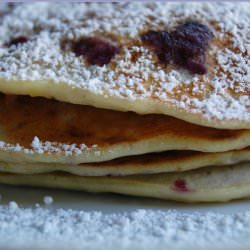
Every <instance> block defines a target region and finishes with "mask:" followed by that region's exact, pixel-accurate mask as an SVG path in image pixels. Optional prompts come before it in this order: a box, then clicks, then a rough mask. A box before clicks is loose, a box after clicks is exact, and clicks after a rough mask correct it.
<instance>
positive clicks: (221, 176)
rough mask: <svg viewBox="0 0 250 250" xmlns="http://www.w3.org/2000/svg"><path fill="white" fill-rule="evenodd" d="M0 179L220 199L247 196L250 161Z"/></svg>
mask: <svg viewBox="0 0 250 250" xmlns="http://www.w3.org/2000/svg"><path fill="white" fill-rule="evenodd" d="M20 177H21V178H20ZM0 183H3V184H11V185H24V186H37V187H52V188H63V189H72V190H81V191H88V192H112V193H119V194H127V195H135V196H144V197H152V198H161V199H168V200H176V201H184V202H215V201H217V202H222V201H229V200H232V199H240V198H246V197H249V196H250V163H249V162H248V163H244V164H243V163H242V164H236V165H231V166H222V167H219V168H218V167H212V168H211V167H209V168H201V169H198V170H192V171H187V172H180V173H168V174H156V175H134V176H123V177H114V176H109V177H83V176H76V175H71V174H66V173H60V172H54V173H49V174H37V175H22V176H20V175H18V174H9V173H0Z"/></svg>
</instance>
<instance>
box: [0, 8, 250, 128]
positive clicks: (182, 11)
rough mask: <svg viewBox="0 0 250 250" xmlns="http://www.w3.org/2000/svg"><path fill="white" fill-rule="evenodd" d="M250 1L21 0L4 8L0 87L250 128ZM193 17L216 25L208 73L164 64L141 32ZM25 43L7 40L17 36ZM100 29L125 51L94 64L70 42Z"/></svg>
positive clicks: (220, 125)
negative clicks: (111, 0)
mask: <svg viewBox="0 0 250 250" xmlns="http://www.w3.org/2000/svg"><path fill="white" fill-rule="evenodd" d="M249 8H250V5H249V3H235V4H234V3H152V4H143V3H131V4H128V3H125V4H113V5H110V4H106V3H105V4H93V5H91V4H82V5H79V4H72V5H70V6H69V5H68V4H60V5H53V4H51V3H34V4H22V5H20V6H18V7H16V8H14V10H13V11H12V12H10V13H9V14H6V15H5V16H4V17H2V20H1V21H0V22H1V25H0V46H2V48H1V51H0V91H2V92H5V93H12V94H26V95H31V96H43V97H48V98H52V97H53V98H55V99H58V100H61V101H65V102H71V103H77V104H87V105H91V106H95V107H100V108H108V109H114V110H121V111H135V112H137V113H140V114H147V113H160V114H167V115H170V116H174V117H177V118H180V119H183V120H186V121H188V122H191V123H196V124H200V125H204V126H209V127H216V128H228V129H242V128H250V71H249V63H250V52H249V44H250V37H249V23H250V14H249ZM188 19H195V20H198V21H200V22H201V23H203V24H205V25H207V26H208V27H209V28H211V29H212V30H213V32H214V35H215V38H214V39H213V40H212V42H211V44H210V47H209V49H208V54H207V63H208V74H206V75H202V76H200V75H191V74H189V73H188V72H187V71H185V70H182V69H180V68H178V67H175V66H173V65H168V66H162V65H161V64H159V62H158V60H157V58H156V56H155V54H154V53H153V52H152V51H151V50H150V49H149V48H146V47H145V46H144V45H143V44H142V42H141V40H140V34H142V33H143V32H146V31H148V30H172V29H173V28H174V27H175V26H176V25H177V24H179V23H182V22H184V21H185V20H188ZM21 35H22V36H26V37H27V38H28V39H29V40H28V42H27V43H24V44H21V45H18V46H17V47H15V46H11V48H9V47H8V46H7V47H6V46H4V44H6V43H8V42H9V41H10V40H11V39H13V38H15V37H16V36H21ZM82 36H91V37H92V36H96V37H100V38H105V39H107V40H112V41H113V42H114V43H116V44H117V45H119V46H120V48H121V51H120V53H119V54H118V55H116V56H115V58H113V60H112V61H111V62H110V63H109V64H107V65H105V66H102V67H100V66H89V65H88V64H87V63H86V61H85V59H84V58H83V57H76V56H75V55H74V53H72V52H71V51H69V50H65V49H64V48H62V46H61V44H62V41H63V40H65V39H77V38H79V37H82Z"/></svg>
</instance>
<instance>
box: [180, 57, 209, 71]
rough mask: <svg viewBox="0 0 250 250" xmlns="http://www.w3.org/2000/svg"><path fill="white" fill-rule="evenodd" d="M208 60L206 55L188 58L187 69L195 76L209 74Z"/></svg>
mask: <svg viewBox="0 0 250 250" xmlns="http://www.w3.org/2000/svg"><path fill="white" fill-rule="evenodd" d="M205 62H206V58H205V55H204V54H201V55H197V56H194V57H190V58H187V60H186V65H185V68H186V69H187V70H189V71H190V72H191V73H193V74H200V75H204V74H206V73H207V67H206V64H205Z"/></svg>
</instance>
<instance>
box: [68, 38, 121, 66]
mask: <svg viewBox="0 0 250 250" xmlns="http://www.w3.org/2000/svg"><path fill="white" fill-rule="evenodd" d="M72 51H73V52H74V53H75V55H76V56H84V57H86V59H87V62H88V63H89V64H91V65H99V66H103V65H105V64H108V63H109V62H110V61H111V59H112V58H113V57H114V56H115V55H116V54H117V53H119V48H118V47H117V46H115V45H112V44H110V43H109V42H107V41H104V40H102V39H100V38H94V37H84V38H80V39H79V40H77V41H75V42H73V43H72Z"/></svg>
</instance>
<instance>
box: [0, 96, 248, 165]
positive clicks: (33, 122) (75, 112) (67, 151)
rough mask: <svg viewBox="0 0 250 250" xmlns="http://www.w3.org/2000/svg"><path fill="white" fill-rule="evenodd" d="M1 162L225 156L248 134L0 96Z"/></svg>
mask: <svg viewBox="0 0 250 250" xmlns="http://www.w3.org/2000/svg"><path fill="white" fill-rule="evenodd" d="M0 107H1V109H0V161H4V162H19V163H21V162H22V163H28V162H36V163H37V162H47V163H55V162H57V163H62V164H66V163H67V164H79V163H86V162H102V161H107V160H111V159H114V158H119V157H123V156H131V155H140V154H145V153H152V152H160V151H166V150H196V151H204V152H224V151H228V150H236V149H242V148H245V147H247V146H249V145H250V130H221V129H215V128H207V127H201V126H198V125H194V124H191V123H187V122H185V121H182V120H179V119H176V118H173V117H170V116H166V115H138V114H136V113H132V112H119V111H112V110H105V109H98V108H94V107H90V106H83V105H73V104H69V103H63V102H58V101H53V100H48V99H45V98H31V97H27V96H5V95H3V94H2V95H0Z"/></svg>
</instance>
